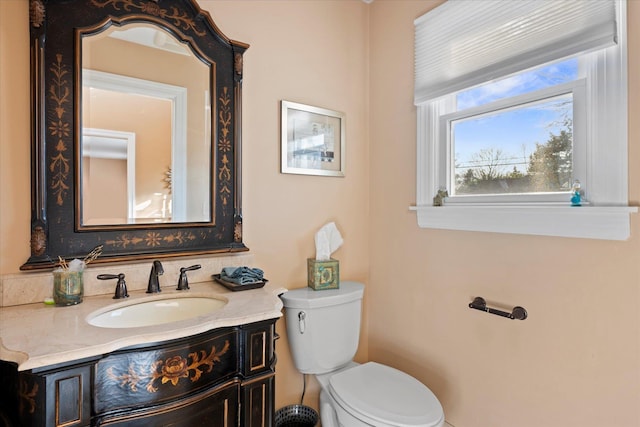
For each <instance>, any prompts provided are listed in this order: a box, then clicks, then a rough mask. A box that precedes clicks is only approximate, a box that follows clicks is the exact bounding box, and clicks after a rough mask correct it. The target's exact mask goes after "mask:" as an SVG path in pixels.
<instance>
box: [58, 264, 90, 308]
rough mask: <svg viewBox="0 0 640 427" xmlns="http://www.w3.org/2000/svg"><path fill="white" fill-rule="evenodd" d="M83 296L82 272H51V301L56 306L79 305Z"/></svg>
mask: <svg viewBox="0 0 640 427" xmlns="http://www.w3.org/2000/svg"><path fill="white" fill-rule="evenodd" d="M83 296H84V283H83V281H82V271H54V272H53V301H54V302H55V303H56V305H57V306H67V305H75V304H80V303H81V302H82V297H83Z"/></svg>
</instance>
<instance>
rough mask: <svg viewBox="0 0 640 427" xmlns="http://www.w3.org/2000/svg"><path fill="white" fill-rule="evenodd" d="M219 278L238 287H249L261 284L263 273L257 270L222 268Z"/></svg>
mask: <svg viewBox="0 0 640 427" xmlns="http://www.w3.org/2000/svg"><path fill="white" fill-rule="evenodd" d="M220 278H221V279H222V280H226V281H227V282H231V283H235V284H238V285H251V284H253V283H258V282H262V280H263V278H264V272H263V271H262V270H260V269H259V268H250V267H224V268H223V269H222V271H221V272H220Z"/></svg>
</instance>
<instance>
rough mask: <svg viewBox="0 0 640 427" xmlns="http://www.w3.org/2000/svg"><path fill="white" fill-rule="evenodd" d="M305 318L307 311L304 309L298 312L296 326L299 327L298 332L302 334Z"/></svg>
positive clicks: (304, 327)
mask: <svg viewBox="0 0 640 427" xmlns="http://www.w3.org/2000/svg"><path fill="white" fill-rule="evenodd" d="M306 318H307V313H305V312H304V311H299V312H298V328H299V329H300V333H301V334H304V330H305V329H306V325H305V322H304V320H305V319H306Z"/></svg>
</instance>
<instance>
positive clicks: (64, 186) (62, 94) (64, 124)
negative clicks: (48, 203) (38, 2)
mask: <svg viewBox="0 0 640 427" xmlns="http://www.w3.org/2000/svg"><path fill="white" fill-rule="evenodd" d="M50 71H51V72H52V73H53V75H54V76H55V78H54V79H53V81H52V84H51V86H49V97H50V98H51V100H52V101H53V102H55V104H56V107H55V117H53V118H52V119H51V120H50V123H49V132H50V133H51V136H52V137H53V138H54V139H55V138H57V142H56V144H55V151H56V155H55V156H54V157H52V158H51V163H50V164H49V170H50V171H51V173H52V179H51V190H53V193H54V194H55V196H56V204H57V205H58V206H62V205H63V204H64V200H65V198H66V195H67V191H68V190H69V184H68V183H67V180H68V178H69V158H68V157H65V153H66V152H67V149H68V148H67V145H66V144H65V142H64V139H63V138H68V137H69V135H70V133H71V124H70V123H69V120H68V118H67V117H65V113H67V110H66V107H65V105H66V104H68V103H70V102H71V101H70V99H69V98H70V95H71V92H70V90H69V86H70V82H69V79H67V78H66V77H68V74H69V71H68V70H67V69H66V68H65V66H64V64H63V63H62V54H57V55H56V62H54V63H53V64H52V65H51V68H50Z"/></svg>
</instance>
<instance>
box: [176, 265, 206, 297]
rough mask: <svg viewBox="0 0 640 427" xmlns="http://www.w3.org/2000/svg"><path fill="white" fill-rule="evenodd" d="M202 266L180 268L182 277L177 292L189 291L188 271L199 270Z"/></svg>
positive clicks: (179, 279) (179, 278)
mask: <svg viewBox="0 0 640 427" xmlns="http://www.w3.org/2000/svg"><path fill="white" fill-rule="evenodd" d="M199 269H200V264H195V265H192V266H191V267H182V268H180V277H178V287H177V288H176V290H177V291H184V290H186V289H189V280H188V279H187V271H193V270H199Z"/></svg>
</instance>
